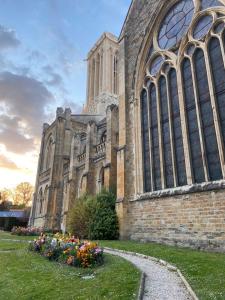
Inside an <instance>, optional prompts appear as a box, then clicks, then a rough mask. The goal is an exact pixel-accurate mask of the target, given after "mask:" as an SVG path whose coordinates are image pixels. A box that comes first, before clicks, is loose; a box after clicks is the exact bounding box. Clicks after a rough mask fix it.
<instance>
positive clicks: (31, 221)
mask: <svg viewBox="0 0 225 300" xmlns="http://www.w3.org/2000/svg"><path fill="white" fill-rule="evenodd" d="M48 128H49V124H47V123H44V125H43V131H42V139H41V150H40V154H39V159H38V169H37V175H36V182H35V189H34V194H33V201H32V207H31V212H30V218H29V223H28V224H29V226H33V225H34V219H35V212H36V206H37V200H38V188H39V176H40V174H41V172H42V168H43V162H44V156H45V155H44V139H45V133H46V130H47V129H48Z"/></svg>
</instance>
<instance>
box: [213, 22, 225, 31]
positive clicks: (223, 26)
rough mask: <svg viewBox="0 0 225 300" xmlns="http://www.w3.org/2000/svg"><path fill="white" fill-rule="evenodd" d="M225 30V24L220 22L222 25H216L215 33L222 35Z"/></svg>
mask: <svg viewBox="0 0 225 300" xmlns="http://www.w3.org/2000/svg"><path fill="white" fill-rule="evenodd" d="M224 28H225V23H224V22H220V23H218V24H216V26H215V27H214V32H215V33H220V32H222V31H223V30H224Z"/></svg>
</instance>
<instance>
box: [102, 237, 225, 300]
mask: <svg viewBox="0 0 225 300" xmlns="http://www.w3.org/2000/svg"><path fill="white" fill-rule="evenodd" d="M100 245H101V246H105V247H111V248H117V249H121V250H127V251H134V252H138V253H142V254H145V255H150V256H153V257H157V258H160V259H163V260H166V261H167V262H170V263H171V264H174V265H176V266H177V267H178V268H179V269H180V270H181V272H182V273H183V274H184V276H185V277H186V279H187V280H188V282H189V283H190V285H191V286H192V288H193V290H194V291H195V292H196V294H197V296H198V297H199V299H202V300H208V299H210V300H211V299H213V300H214V299H216V300H224V299H225V254H219V253H208V252H200V251H195V250H190V249H186V248H185V249H183V248H177V247H171V246H165V245H159V244H155V243H146V244H144V243H138V242H133V241H101V242H100Z"/></svg>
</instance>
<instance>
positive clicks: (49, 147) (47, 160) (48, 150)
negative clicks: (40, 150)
mask: <svg viewBox="0 0 225 300" xmlns="http://www.w3.org/2000/svg"><path fill="white" fill-rule="evenodd" d="M45 151H46V152H45V155H46V156H45V169H46V170H48V169H49V168H50V167H51V162H52V156H53V140H52V137H50V138H49V139H48V142H47V145H46V150H45Z"/></svg>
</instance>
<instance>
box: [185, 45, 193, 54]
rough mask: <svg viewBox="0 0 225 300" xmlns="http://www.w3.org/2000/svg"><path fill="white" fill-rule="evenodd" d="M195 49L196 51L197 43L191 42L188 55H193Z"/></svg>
mask: <svg viewBox="0 0 225 300" xmlns="http://www.w3.org/2000/svg"><path fill="white" fill-rule="evenodd" d="M194 51H195V45H193V44H190V45H189V46H188V48H187V50H186V53H187V54H188V55H192V54H193V53H194Z"/></svg>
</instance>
